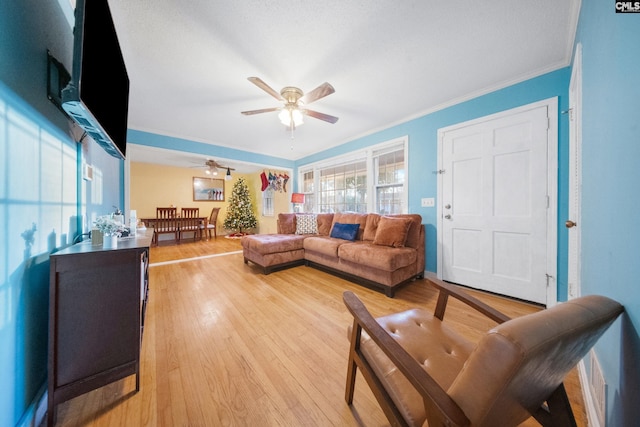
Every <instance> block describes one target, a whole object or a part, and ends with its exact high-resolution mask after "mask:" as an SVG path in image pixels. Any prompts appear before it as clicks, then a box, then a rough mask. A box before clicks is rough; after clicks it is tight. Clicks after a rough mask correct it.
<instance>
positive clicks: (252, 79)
mask: <svg viewBox="0 0 640 427" xmlns="http://www.w3.org/2000/svg"><path fill="white" fill-rule="evenodd" d="M247 80H249V81H250V82H251V83H253V84H254V85H256V86H258V87H259V88H260V89H262V90H263V91H265V92H267V93H268V94H269V95H271V96H273V97H274V98H275V99H277V100H278V101H284V98H283V97H282V95H280V94H279V93H278V92H276V91H275V90H273V89H272V88H271V86H269V85H268V84H266V83H265V82H263V81H262V80H261V79H260V78H258V77H247Z"/></svg>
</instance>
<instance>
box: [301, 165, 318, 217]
mask: <svg viewBox="0 0 640 427" xmlns="http://www.w3.org/2000/svg"><path fill="white" fill-rule="evenodd" d="M313 189H314V181H313V171H309V172H305V173H303V174H302V188H301V192H302V193H304V205H302V212H313V207H314V206H315V204H316V203H315V200H316V199H315V194H314V192H313Z"/></svg>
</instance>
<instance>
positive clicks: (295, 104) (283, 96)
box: [242, 77, 338, 131]
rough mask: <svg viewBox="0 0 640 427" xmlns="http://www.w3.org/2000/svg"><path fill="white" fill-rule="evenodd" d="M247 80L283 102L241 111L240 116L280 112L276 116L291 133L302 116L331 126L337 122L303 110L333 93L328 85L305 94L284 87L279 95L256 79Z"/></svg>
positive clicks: (335, 118)
mask: <svg viewBox="0 0 640 427" xmlns="http://www.w3.org/2000/svg"><path fill="white" fill-rule="evenodd" d="M248 80H249V81H250V82H251V83H253V84H255V85H256V86H258V87H259V88H260V89H262V90H264V91H265V92H267V93H268V94H269V95H271V96H273V97H274V98H275V99H277V100H278V101H282V102H284V105H283V106H282V107H272V108H263V109H260V110H250V111H242V114H244V115H245V116H250V115H253V114H260V113H269V112H272V111H280V114H279V115H278V118H279V119H280V122H282V124H284V125H285V126H287V127H288V128H289V129H290V130H291V131H293V130H294V129H295V128H296V127H297V126H300V125H301V124H302V123H303V116H310V117H314V118H316V119H320V120H323V121H325V122H328V123H331V124H333V123H335V122H337V121H338V117H335V116H331V115H329V114H324V113H320V112H318V111H314V110H309V109H308V108H303V107H304V106H305V105H309V104H311V103H312V102H315V101H317V100H319V99H321V98H324V97H325V96H328V95H331V94H332V93H334V92H335V89H334V88H333V86H331V85H330V84H329V83H326V82H325V83H322V84H321V85H320V86H318V87H317V88H315V89H314V90H312V91H311V92H309V93H307V94H305V93H304V92H303V91H302V90H301V89H298V88H297V87H293V86H287V87H284V88H283V89H282V90H281V91H280V93H278V92H276V91H275V90H274V89H273V88H271V86H269V85H268V84H266V83H265V82H264V81H262V80H261V79H260V78H258V77H248Z"/></svg>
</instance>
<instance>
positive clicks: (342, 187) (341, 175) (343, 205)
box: [318, 160, 367, 212]
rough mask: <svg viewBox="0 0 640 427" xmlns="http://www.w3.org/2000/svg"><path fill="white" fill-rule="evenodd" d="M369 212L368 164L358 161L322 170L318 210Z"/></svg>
mask: <svg viewBox="0 0 640 427" xmlns="http://www.w3.org/2000/svg"><path fill="white" fill-rule="evenodd" d="M345 211H349V212H367V164H366V161H364V160H362V161H356V162H353V163H348V164H346V165H341V166H335V167H328V168H323V169H321V170H320V191H319V200H318V212H345Z"/></svg>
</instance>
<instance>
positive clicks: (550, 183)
mask: <svg viewBox="0 0 640 427" xmlns="http://www.w3.org/2000/svg"><path fill="white" fill-rule="evenodd" d="M545 106H546V108H547V112H548V117H549V124H548V129H547V200H548V209H547V242H546V244H547V259H546V271H547V294H546V306H547V307H550V306H552V305H555V304H556V303H557V301H558V298H557V292H558V285H557V276H558V274H557V272H558V266H557V251H558V243H557V242H558V119H557V118H558V98H557V97H553V98H548V99H545V100H542V101H538V102H534V103H531V104H527V105H523V106H521V107H517V108H513V109H510V110H506V111H502V112H499V113H495V114H491V115H488V116H484V117H480V118H477V119H473V120H470V121H466V122H463V123H458V124H455V125H452V126H448V127H445V128H441V129H438V154H437V155H438V178H437V179H438V182H437V185H438V194H437V238H438V242H437V248H438V250H437V273H436V274H437V276H438V277H439V278H442V271H443V256H442V254H443V247H442V245H443V236H442V227H443V206H442V203H443V179H442V174H441V173H440V171H441V170H442V169H443V167H444V166H443V161H442V157H443V141H444V135H445V133H446V132H450V131H453V130H456V129H459V128H462V127H466V126H472V125H476V124H479V123H482V122H486V121H489V120H494V119H499V118H502V117H506V116H509V115H512V114H517V113H523V112H526V111H528V110H532V109H536V108H540V107H545Z"/></svg>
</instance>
